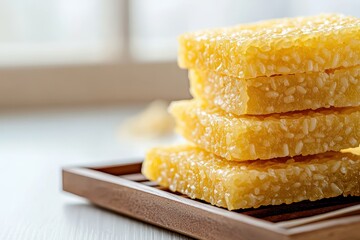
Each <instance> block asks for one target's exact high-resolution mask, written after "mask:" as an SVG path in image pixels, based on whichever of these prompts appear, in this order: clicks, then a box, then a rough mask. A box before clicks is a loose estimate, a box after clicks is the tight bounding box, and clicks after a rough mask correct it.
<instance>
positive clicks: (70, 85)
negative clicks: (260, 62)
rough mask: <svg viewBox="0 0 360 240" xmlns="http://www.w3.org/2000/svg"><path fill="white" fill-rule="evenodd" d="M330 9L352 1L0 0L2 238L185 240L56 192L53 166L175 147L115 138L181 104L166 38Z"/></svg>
mask: <svg viewBox="0 0 360 240" xmlns="http://www.w3.org/2000/svg"><path fill="white" fill-rule="evenodd" d="M326 12H339V13H344V14H350V15H354V16H358V17H360V1H357V0H353V1H351V0H337V1H335V0H317V1H311V0H301V1H300V0H298V1H295V0H272V1H269V0H222V1H214V0H192V1H191V0H170V1H169V0H75V1H73V0H1V1H0V166H1V170H2V171H1V174H0V189H1V192H2V194H1V198H0V239H4V240H5V239H11V240H12V239H183V238H184V237H183V236H180V235H179V234H175V233H171V232H169V231H164V230H163V229H160V228H156V227H153V226H150V225H147V224H144V223H141V222H138V221H135V220H132V219H129V218H126V217H124V216H119V215H115V214H113V213H110V212H107V211H103V210H101V209H98V208H95V207H93V206H91V205H89V204H88V203H87V202H85V201H83V200H81V199H80V198H77V197H72V196H69V195H66V194H64V193H62V192H61V177H60V171H61V167H63V166H67V165H85V166H86V165H88V164H94V163H98V164H104V163H105V162H107V161H109V160H111V161H116V162H117V163H121V162H130V161H141V160H142V159H143V156H144V153H145V151H146V149H148V148H149V147H151V146H154V145H157V144H165V143H166V144H168V143H171V142H174V141H177V139H176V137H175V136H174V135H168V136H165V137H157V138H147V139H142V138H138V137H129V136H126V135H123V134H122V133H121V131H120V130H119V129H120V128H121V126H122V125H123V123H124V122H125V121H127V119H129V117H131V116H133V115H134V114H137V113H138V112H140V111H142V110H143V109H144V108H145V106H146V105H147V102H150V101H152V100H155V99H165V100H173V99H182V98H189V97H190V95H189V93H188V82H187V73H186V71H185V70H180V69H179V68H178V67H177V64H176V52H177V50H176V47H177V41H176V37H177V36H178V35H179V34H181V33H183V32H185V31H191V30H196V29H201V28H210V27H219V26H226V25H233V24H239V23H245V22H251V21H258V20H263V19H269V18H278V17H292V16H299V15H313V14H319V13H326Z"/></svg>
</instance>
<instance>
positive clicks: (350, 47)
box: [178, 14, 360, 78]
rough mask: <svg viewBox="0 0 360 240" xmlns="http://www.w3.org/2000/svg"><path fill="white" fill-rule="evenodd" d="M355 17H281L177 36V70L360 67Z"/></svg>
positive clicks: (271, 71)
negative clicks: (178, 67)
mask: <svg viewBox="0 0 360 240" xmlns="http://www.w3.org/2000/svg"><path fill="white" fill-rule="evenodd" d="M359 37H360V19H358V18H355V17H350V16H344V15H337V14H325V15H319V16H311V17H297V18H283V19H274V20H268V21H262V22H257V23H252V24H244V25H238V26H234V27H228V28H219V29H213V30H205V31H198V32H191V33H185V34H183V35H181V36H180V37H179V50H178V63H179V66H180V67H182V68H196V69H201V70H205V69H206V70H212V71H217V72H219V73H222V74H226V75H231V76H234V77H239V78H254V77H259V76H272V75H275V74H292V73H304V72H317V71H323V70H325V69H335V68H339V67H350V66H355V65H359V64H360V39H359Z"/></svg>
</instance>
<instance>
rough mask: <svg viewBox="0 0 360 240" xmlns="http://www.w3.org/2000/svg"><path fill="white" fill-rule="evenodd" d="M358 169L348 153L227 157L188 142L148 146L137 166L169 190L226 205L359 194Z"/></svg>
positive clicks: (355, 159) (358, 162) (359, 164)
mask: <svg viewBox="0 0 360 240" xmlns="http://www.w3.org/2000/svg"><path fill="white" fill-rule="evenodd" d="M359 171H360V156H359V155H355V154H352V153H341V152H327V153H323V154H318V155H311V156H305V157H295V158H282V159H274V160H268V161H248V162H229V161H225V160H224V159H222V158H220V157H217V156H216V155H214V154H211V153H208V152H206V151H204V150H202V149H200V148H198V147H196V146H194V145H191V144H188V145H179V146H170V147H159V148H153V149H151V150H150V151H149V152H148V153H147V155H146V159H145V161H144V163H143V167H142V173H143V174H144V175H145V176H146V177H147V178H148V179H150V180H152V181H156V182H157V183H158V184H160V185H161V186H164V187H168V188H169V189H170V190H171V191H178V192H180V193H183V194H186V195H188V196H189V197H191V198H193V199H195V198H196V199H201V200H204V201H206V202H209V203H211V204H212V205H216V206H219V207H224V208H228V209H229V210H234V209H240V208H251V207H254V208H257V207H260V206H265V205H280V204H283V203H286V204H290V203H293V202H299V201H303V200H311V201H315V200H319V199H323V198H330V197H336V196H340V195H343V196H349V195H351V196H359V195H360V175H359Z"/></svg>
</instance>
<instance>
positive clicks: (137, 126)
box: [120, 100, 175, 137]
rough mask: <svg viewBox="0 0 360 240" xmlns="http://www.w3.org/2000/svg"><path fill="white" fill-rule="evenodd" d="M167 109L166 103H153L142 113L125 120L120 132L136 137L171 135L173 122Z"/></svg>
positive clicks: (160, 101)
mask: <svg viewBox="0 0 360 240" xmlns="http://www.w3.org/2000/svg"><path fill="white" fill-rule="evenodd" d="M167 108H168V103H167V102H166V101H162V100H156V101H153V102H151V103H150V104H149V105H148V107H147V108H146V109H145V110H144V111H143V112H140V113H139V114H137V115H135V116H133V117H130V118H129V119H127V120H125V121H124V123H123V124H122V125H121V126H120V131H121V132H124V133H127V134H129V135H133V136H136V137H160V136H165V135H169V134H172V133H173V131H174V127H175V122H174V119H173V117H172V116H171V115H170V114H169V113H168V111H167Z"/></svg>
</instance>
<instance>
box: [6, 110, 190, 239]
mask: <svg viewBox="0 0 360 240" xmlns="http://www.w3.org/2000/svg"><path fill="white" fill-rule="evenodd" d="M140 109H141V106H132V107H130V106H124V107H117V108H101V109H100V108H98V109H90V108H88V109H83V108H82V109H62V110H41V111H40V110H37V111H35V112H34V111H22V112H19V111H18V112H0V164H1V173H0V189H1V197H0V239H2V240H5V239H6V240H7V239H11V240H13V239H21V240H23V239H37V240H38V239H51V240H52V239H105V240H106V239H185V238H186V237H184V236H182V235H179V234H177V233H173V232H170V231H167V230H164V229H161V228H158V227H154V226H151V225H148V224H146V223H142V222H139V221H136V220H133V219H130V218H127V217H125V216H121V215H118V214H115V213H112V212H109V211H106V210H104V209H100V208H98V207H95V206H93V205H91V204H89V203H88V202H87V201H85V200H84V199H81V198H79V197H76V196H72V195H70V194H67V193H64V192H62V191H61V167H63V166H69V165H87V164H94V163H101V162H102V161H103V160H105V161H106V160H117V159H119V162H120V161H127V162H129V159H132V160H133V161H136V160H140V159H141V158H142V156H143V155H144V151H145V149H147V148H148V147H150V146H151V145H156V144H158V142H159V141H160V142H164V141H166V142H167V141H172V140H171V139H170V140H169V139H161V140H159V141H154V140H136V139H131V140H128V139H125V138H124V137H122V136H121V135H119V133H118V126H119V124H120V123H121V121H122V120H123V119H125V118H127V117H128V116H129V115H131V114H134V113H135V112H137V111H139V110H140Z"/></svg>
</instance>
